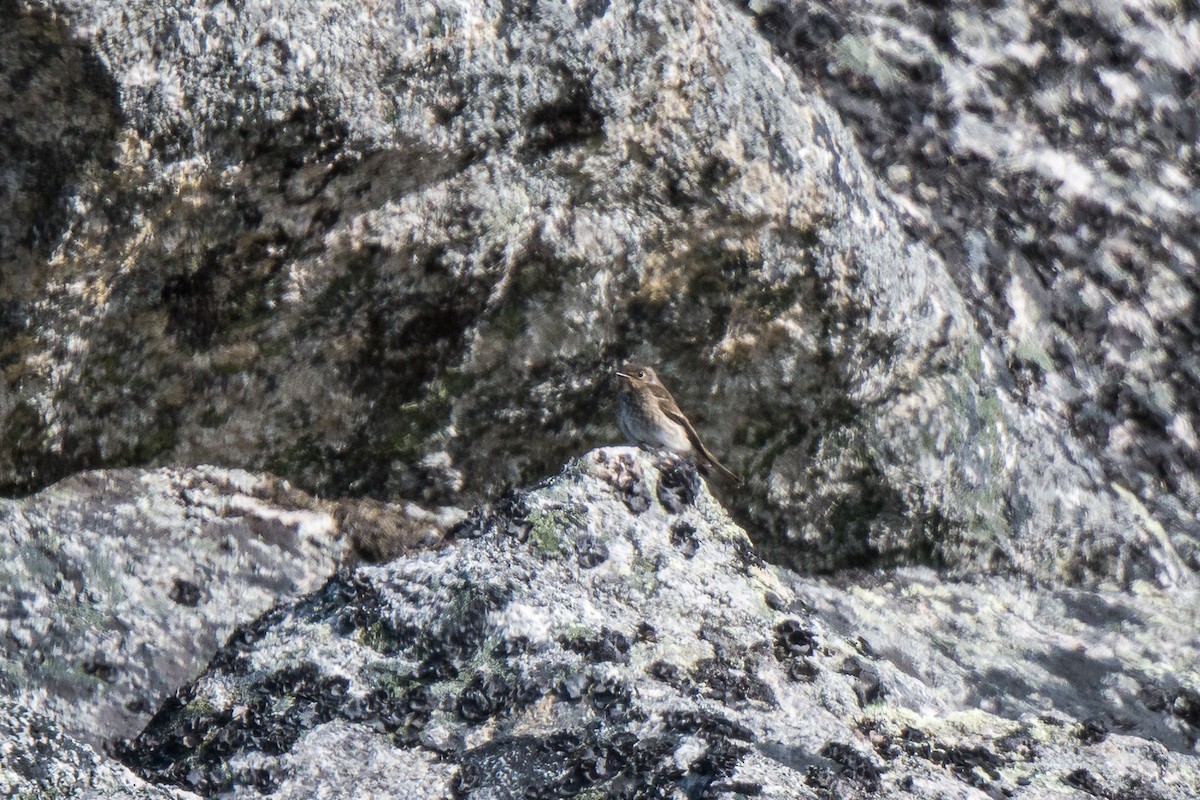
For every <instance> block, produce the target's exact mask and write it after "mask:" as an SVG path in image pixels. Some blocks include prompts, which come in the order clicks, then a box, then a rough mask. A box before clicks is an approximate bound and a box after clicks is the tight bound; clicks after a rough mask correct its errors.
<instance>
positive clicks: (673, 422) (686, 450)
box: [616, 364, 743, 485]
mask: <svg viewBox="0 0 1200 800" xmlns="http://www.w3.org/2000/svg"><path fill="white" fill-rule="evenodd" d="M616 375H617V382H618V391H617V427H619V428H620V429H621V433H623V434H625V438H626V439H628V440H629V441H630V443H631V444H636V445H638V446H639V447H645V448H649V449H655V450H668V451H670V452H672V453H674V454H675V455H677V456H681V457H683V458H685V459H687V460H689V461H691V462H692V463H693V464H695V466H696V468H697V469H698V470H700V471H701V472H702V473H704V474H705V475H710V474H711V473H712V470H713V468H714V467H715V468H716V469H718V470H720V471H721V472H723V473H724V474H726V475H728V476H729V477H730V478H732V479H733V480H735V481H737V483H738V484H739V485H741V484H742V483H743V481H742V479H741V478H740V477H738V476H737V475H736V474H735V473H734V472H733V471H732V470H730V469H729V468H728V467H726V466H725V465H724V464H722V463H721V462H720V461H717V459H716V457H715V456H713V454H712V453H710V452H709V451H708V448H706V447H705V446H704V444H703V443H702V442H701V441H700V437H699V436H698V435H697V434H696V429H695V428H693V427H692V423H691V422H689V421H688V418H687V417H686V416H685V415H684V413H683V412H682V411H680V410H679V405H678V404H677V403H676V402H675V398H674V397H672V396H671V393H670V392H669V391H667V387H665V386H663V385H662V382H661V381H660V380H659V379H658V376H657V375H656V374H654V370H652V369H651V368H650V367H647V366H643V365H641V364H625V365H623V366H622V367H621V368H620V369H618V370H617V371H616Z"/></svg>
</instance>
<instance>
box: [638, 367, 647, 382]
mask: <svg viewBox="0 0 1200 800" xmlns="http://www.w3.org/2000/svg"><path fill="white" fill-rule="evenodd" d="M645 378H646V370H644V369H639V370H638V380H639V381H640V380H645Z"/></svg>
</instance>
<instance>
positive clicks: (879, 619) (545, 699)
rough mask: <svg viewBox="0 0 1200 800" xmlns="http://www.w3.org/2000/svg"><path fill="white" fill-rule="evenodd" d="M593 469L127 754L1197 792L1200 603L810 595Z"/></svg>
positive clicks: (782, 781) (524, 791) (646, 787)
mask: <svg viewBox="0 0 1200 800" xmlns="http://www.w3.org/2000/svg"><path fill="white" fill-rule="evenodd" d="M659 467H660V465H659V464H656V462H655V461H654V459H653V458H652V457H650V456H647V455H646V454H644V453H641V452H639V451H636V450H632V449H629V448H608V449H602V450H597V451H593V452H592V453H590V454H588V455H587V456H585V457H583V458H580V459H578V460H576V461H573V462H572V463H570V464H568V465H567V467H566V468H565V469H564V471H563V472H562V473H561V474H560V475H559V476H558V477H556V478H554V479H552V480H550V481H548V482H547V483H545V484H544V485H542V486H540V487H538V488H535V489H533V490H531V491H528V492H515V493H513V494H511V495H509V496H508V497H506V498H505V499H504V500H503V501H502V502H500V503H497V504H495V505H494V506H493V507H492V508H491V509H490V510H487V511H486V512H480V513H477V515H476V516H475V519H474V522H473V523H472V524H471V525H469V526H467V527H466V528H465V529H463V530H461V531H460V538H459V539H458V540H457V541H455V542H452V543H450V544H448V545H447V546H445V547H443V548H441V549H439V550H436V551H431V552H424V553H420V554H417V555H415V556H412V557H410V558H406V559H402V560H398V561H396V562H393V563H392V564H389V565H386V566H380V567H362V568H359V569H357V570H354V571H349V570H347V571H344V572H343V573H341V574H340V575H339V577H338V578H337V579H336V580H334V581H332V582H330V584H329V585H327V586H326V587H324V588H323V589H322V590H321V591H319V592H316V593H314V594H312V595H310V596H309V597H306V598H302V599H300V600H298V601H296V602H294V603H291V604H289V605H286V606H283V607H280V608H279V609H277V610H275V611H273V612H272V613H271V614H269V615H267V616H265V617H263V618H262V619H260V620H259V621H257V622H256V623H255V624H253V625H251V626H246V627H245V628H243V629H242V631H241V632H240V633H239V635H238V636H237V637H235V638H234V639H232V640H231V642H230V645H229V646H227V647H225V648H224V649H222V651H221V652H220V653H218V655H217V656H216V657H215V658H214V659H213V662H212V664H211V666H210V669H209V670H208V671H207V672H206V673H205V674H204V675H203V676H202V677H201V678H200V679H199V680H198V681H197V682H196V683H194V684H193V685H192V686H190V687H188V688H187V689H185V690H183V691H181V692H179V693H178V695H177V696H176V697H175V698H173V699H172V700H170V701H169V702H168V704H167V705H166V706H165V707H164V708H163V709H162V711H160V713H159V714H158V715H156V717H155V718H154V720H152V721H151V723H150V724H149V725H148V726H147V728H146V730H145V731H144V732H143V734H142V735H141V737H139V739H138V740H137V741H136V742H135V743H134V745H133V747H132V749H131V750H130V751H129V752H128V753H127V762H128V763H130V764H131V765H133V766H134V767H135V769H137V770H139V771H140V772H141V773H142V774H143V776H145V777H147V778H150V779H153V780H156V781H163V782H167V783H171V784H177V785H181V786H183V787H187V788H190V789H194V790H196V791H197V792H199V793H201V794H206V795H207V794H214V793H215V794H220V795H221V796H223V797H239V798H241V797H247V798H248V797H259V796H270V797H273V798H301V797H310V796H312V792H313V791H314V789H315V788H316V787H318V786H319V787H320V788H321V790H322V791H323V792H325V793H326V794H327V796H351V795H353V796H355V797H363V798H373V797H381V798H382V797H396V796H400V797H469V798H524V797H562V796H577V797H595V798H600V797H606V798H609V797H614V798H615V797H670V798H685V797H688V798H698V797H712V798H735V797H747V796H751V797H763V798H834V797H836V798H857V797H865V796H871V797H919V798H930V799H931V800H932V798H945V797H961V798H971V799H973V798H981V799H982V798H986V797H1000V796H1005V797H1015V798H1049V797H1080V798H1082V797H1085V796H1087V795H1088V794H1091V795H1094V796H1099V797H1107V798H1113V800H1118V799H1122V798H1135V797H1143V798H1144V797H1153V798H1159V800H1186V799H1187V798H1194V797H1195V796H1196V795H1197V793H1198V792H1200V751H1198V750H1197V742H1196V738H1197V733H1198V730H1200V728H1198V726H1200V693H1198V690H1200V673H1198V672H1197V667H1196V665H1197V663H1200V645H1198V644H1197V641H1196V638H1195V635H1194V631H1195V629H1194V622H1195V620H1196V615H1197V612H1198V611H1200V597H1197V595H1196V593H1194V592H1186V591H1174V592H1171V593H1166V592H1163V591H1162V590H1160V589H1158V588H1156V587H1154V586H1152V585H1141V586H1139V587H1137V590H1136V591H1134V592H1131V593H1127V594H1120V593H1116V592H1111V593H1095V592H1092V593H1089V592H1081V591H1061V590H1051V589H1038V588H1032V587H1031V586H1029V585H1028V584H1027V583H1025V582H1021V581H1017V580H1010V579H1000V578H989V579H981V580H978V581H976V582H972V583H951V582H945V581H941V580H939V579H938V578H937V577H936V576H935V575H934V574H933V573H932V572H930V571H928V570H920V569H908V570H904V571H900V572H898V573H895V574H893V575H892V576H891V577H889V578H886V579H880V578H878V577H871V576H863V577H861V578H858V579H851V578H844V579H841V580H838V581H826V580H820V579H815V578H800V577H798V576H796V575H795V574H793V573H789V572H786V571H784V570H780V569H779V568H777V567H772V566H769V565H767V564H765V563H764V562H763V561H762V560H761V559H759V558H758V557H757V556H756V555H755V552H754V549H753V547H752V546H751V545H750V542H749V540H748V539H747V537H746V535H745V533H744V532H743V531H742V530H741V529H740V528H738V527H737V526H736V525H734V524H733V522H732V521H731V520H730V518H729V517H728V516H727V515H726V513H725V512H724V511H723V510H722V508H721V507H720V506H719V505H718V504H717V503H716V502H715V501H714V500H713V498H712V497H711V496H710V495H709V494H708V492H707V490H706V489H705V487H704V486H703V484H702V483H701V482H699V481H698V479H697V478H696V476H695V473H694V471H692V470H690V469H689V468H679V467H678V466H677V465H676V466H672V465H667V466H666V468H665V469H662V470H661V471H660V468H659Z"/></svg>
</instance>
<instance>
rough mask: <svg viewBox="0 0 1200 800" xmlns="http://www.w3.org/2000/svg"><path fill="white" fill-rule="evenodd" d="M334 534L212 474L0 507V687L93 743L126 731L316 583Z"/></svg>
mask: <svg viewBox="0 0 1200 800" xmlns="http://www.w3.org/2000/svg"><path fill="white" fill-rule="evenodd" d="M336 534H337V528H336V526H335V524H334V521H333V518H332V516H331V515H330V513H329V511H328V510H327V509H326V508H325V507H323V506H322V505H320V504H318V503H317V502H316V501H314V500H313V499H312V498H311V497H309V496H307V495H306V494H304V493H303V492H300V491H298V490H296V489H294V488H292V487H291V486H290V485H289V484H287V483H286V482H285V481H281V480H279V479H276V478H270V477H263V476H259V475H251V474H249V473H246V472H243V471H241V470H224V469H217V468H214V467H201V468H192V469H187V470H180V469H168V468H162V469H158V470H152V471H142V470H115V471H109V472H94V473H83V474H80V475H77V476H75V477H73V478H69V479H67V480H65V481H62V482H60V483H58V484H55V485H54V486H53V487H51V488H49V489H46V490H44V491H42V492H40V493H38V494H36V495H34V496H32V497H29V498H26V499H24V500H0V694H3V696H5V697H8V698H10V699H12V700H13V701H15V702H16V703H19V704H20V705H21V706H23V707H24V708H25V709H26V710H28V711H30V712H36V713H37V714H40V715H43V716H45V717H48V718H52V719H53V720H54V721H55V724H56V725H57V726H58V727H60V728H61V729H62V732H63V733H64V735H66V736H68V737H70V738H71V739H73V740H78V741H79V742H82V743H86V744H90V745H94V746H95V747H96V748H98V749H102V748H104V747H106V746H107V745H110V744H112V743H114V742H116V741H119V740H121V739H124V738H126V737H130V736H133V735H135V734H136V733H137V732H138V731H139V730H141V728H142V726H143V725H144V724H145V723H146V721H147V720H148V719H149V718H150V717H151V715H152V714H154V712H155V711H156V710H157V709H158V708H159V707H160V706H161V704H162V703H163V702H164V701H165V700H166V699H167V698H168V697H170V696H171V695H172V694H173V693H174V691H175V690H176V689H177V688H178V687H179V686H181V685H182V684H184V683H186V682H187V681H189V680H191V679H192V678H194V677H195V676H196V675H198V674H199V673H200V672H201V670H203V669H204V667H205V666H206V665H207V663H208V660H209V659H210V658H211V657H212V655H213V654H214V653H215V652H216V651H217V649H218V648H219V647H220V646H221V645H222V644H224V643H225V640H226V637H228V636H229V634H230V633H232V632H233V631H234V630H235V628H236V627H237V626H238V625H241V624H244V623H248V622H250V621H252V620H254V619H255V618H257V617H258V616H259V615H261V614H262V613H264V612H266V611H267V610H269V609H270V608H272V607H274V606H275V605H276V604H277V603H279V602H283V601H286V600H287V599H288V598H290V597H294V596H297V595H302V594H305V593H307V592H310V591H312V590H314V589H316V588H317V587H319V586H321V585H322V584H323V583H324V582H325V581H326V580H327V579H328V577H329V576H330V575H331V574H333V572H334V571H335V568H336V566H337V564H338V562H339V560H340V558H341V556H342V553H343V551H344V550H345V545H344V543H343V541H342V540H341V539H339V538H338V537H337V535H336ZM22 724H23V723H22ZM31 724H32V723H31ZM56 735H57V734H56Z"/></svg>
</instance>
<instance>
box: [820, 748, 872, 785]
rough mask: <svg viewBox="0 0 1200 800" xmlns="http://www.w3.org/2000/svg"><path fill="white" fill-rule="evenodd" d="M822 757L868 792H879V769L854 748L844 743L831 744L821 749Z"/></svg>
mask: <svg viewBox="0 0 1200 800" xmlns="http://www.w3.org/2000/svg"><path fill="white" fill-rule="evenodd" d="M821 756H822V757H824V758H828V759H829V760H830V761H832V762H834V763H835V764H837V765H838V766H840V767H841V768H842V770H841V773H840V774H841V775H842V776H845V777H847V778H850V779H851V780H854V781H855V782H857V783H859V784H861V785H862V786H863V788H865V789H867V791H870V792H874V791H878V790H879V778H880V770H879V768H878V767H877V766H875V764H874V763H873V762H872V761H871V760H870V759H869V758H867V757H866V756H864V755H862V754H861V753H859V752H858V751H857V750H855V749H854V748H853V747H852V746H850V745H848V744H846V743H844V742H829V743H828V744H826V745H825V746H824V747H822V748H821Z"/></svg>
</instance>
